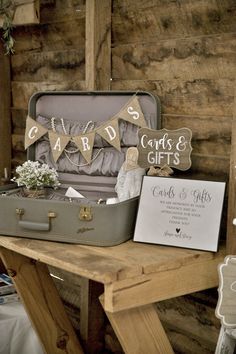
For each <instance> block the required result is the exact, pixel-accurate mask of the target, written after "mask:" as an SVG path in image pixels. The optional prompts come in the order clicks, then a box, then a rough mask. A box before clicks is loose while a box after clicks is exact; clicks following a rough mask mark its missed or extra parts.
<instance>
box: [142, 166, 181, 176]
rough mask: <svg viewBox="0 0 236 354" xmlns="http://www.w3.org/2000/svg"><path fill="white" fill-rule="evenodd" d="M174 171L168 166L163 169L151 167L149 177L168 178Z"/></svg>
mask: <svg viewBox="0 0 236 354" xmlns="http://www.w3.org/2000/svg"><path fill="white" fill-rule="evenodd" d="M173 173H174V171H173V170H172V168H170V167H169V166H168V165H164V166H162V167H154V166H151V167H150V168H149V170H148V172H147V175H148V176H158V177H168V176H170V175H172V174H173Z"/></svg>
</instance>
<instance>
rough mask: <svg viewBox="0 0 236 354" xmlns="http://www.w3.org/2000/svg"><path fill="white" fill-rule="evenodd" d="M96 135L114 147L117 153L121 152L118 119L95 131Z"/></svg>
mask: <svg viewBox="0 0 236 354" xmlns="http://www.w3.org/2000/svg"><path fill="white" fill-rule="evenodd" d="M97 134H99V135H100V136H101V137H102V138H103V139H105V140H106V141H107V142H108V143H109V144H111V145H112V146H114V147H115V148H116V149H117V150H118V151H121V149H120V133H119V125H118V118H116V119H113V120H110V121H108V122H107V123H106V124H103V125H102V126H101V128H99V129H97Z"/></svg>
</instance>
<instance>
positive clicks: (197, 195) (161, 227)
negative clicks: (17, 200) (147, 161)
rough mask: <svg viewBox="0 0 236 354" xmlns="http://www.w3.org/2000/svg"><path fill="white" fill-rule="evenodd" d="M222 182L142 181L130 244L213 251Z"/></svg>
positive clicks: (218, 223)
mask: <svg viewBox="0 0 236 354" xmlns="http://www.w3.org/2000/svg"><path fill="white" fill-rule="evenodd" d="M224 190H225V183H224V182H209V181H198V180H188V179H176V178H166V177H149V176H145V177H144V178H143V185H142V191H141V197H140V203H139V210H138V215H137V221H136V227H135V234H134V241H139V242H148V243H156V244H162V245H169V246H177V247H185V248H193V249H200V250H205V251H213V252H216V251H217V247H218V238H219V229H220V221H221V214H222V206H223V200H224Z"/></svg>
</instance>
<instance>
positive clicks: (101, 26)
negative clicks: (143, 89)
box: [85, 0, 111, 91]
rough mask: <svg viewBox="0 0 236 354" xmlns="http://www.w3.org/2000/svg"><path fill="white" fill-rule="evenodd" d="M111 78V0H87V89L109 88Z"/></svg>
mask: <svg viewBox="0 0 236 354" xmlns="http://www.w3.org/2000/svg"><path fill="white" fill-rule="evenodd" d="M110 78H111V0H87V1H86V42H85V80H86V89H87V90H88V91H93V90H109V89H110Z"/></svg>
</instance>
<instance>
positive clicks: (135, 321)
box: [105, 304, 174, 354]
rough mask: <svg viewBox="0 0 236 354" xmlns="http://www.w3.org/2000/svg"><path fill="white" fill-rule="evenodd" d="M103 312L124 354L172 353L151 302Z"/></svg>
mask: <svg viewBox="0 0 236 354" xmlns="http://www.w3.org/2000/svg"><path fill="white" fill-rule="evenodd" d="M105 312H106V314H107V316H108V318H109V320H110V322H111V325H112V327H113V329H114V331H115V332H116V335H117V337H118V339H119V341H120V344H121V345H122V348H123V350H124V351H125V353H126V354H144V353H148V354H163V353H165V354H173V353H174V352H173V350H172V348H171V345H170V342H169V340H168V338H167V335H166V333H165V331H164V329H163V327H162V324H161V322H160V320H159V317H158V315H157V312H156V309H155V306H154V305H153V304H150V305H146V306H142V307H137V308H134V309H129V310H123V311H119V312H113V313H112V312H107V311H105Z"/></svg>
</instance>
